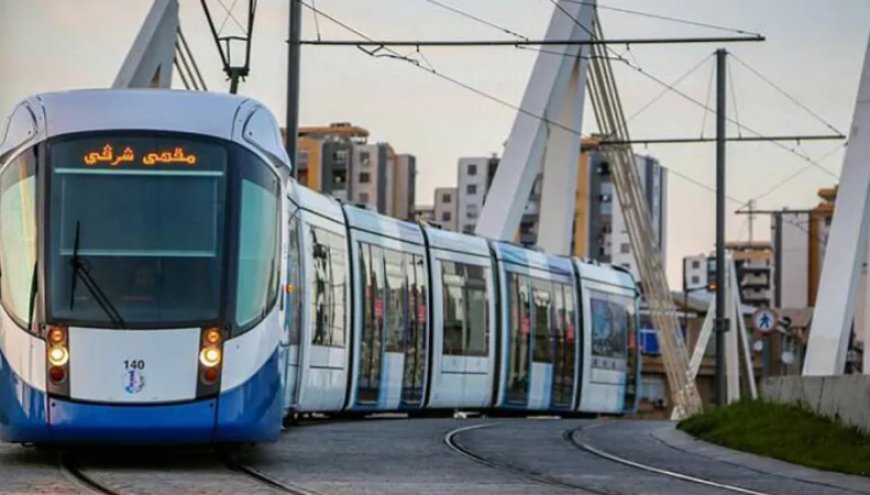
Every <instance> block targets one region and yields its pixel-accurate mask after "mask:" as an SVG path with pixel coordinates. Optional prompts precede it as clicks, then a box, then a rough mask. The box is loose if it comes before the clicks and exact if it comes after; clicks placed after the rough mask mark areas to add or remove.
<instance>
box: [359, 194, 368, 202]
mask: <svg viewBox="0 0 870 495" xmlns="http://www.w3.org/2000/svg"><path fill="white" fill-rule="evenodd" d="M359 202H360V203H368V202H369V193H359Z"/></svg>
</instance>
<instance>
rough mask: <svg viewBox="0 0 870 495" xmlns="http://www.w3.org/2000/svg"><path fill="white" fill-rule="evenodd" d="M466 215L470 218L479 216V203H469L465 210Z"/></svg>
mask: <svg viewBox="0 0 870 495" xmlns="http://www.w3.org/2000/svg"><path fill="white" fill-rule="evenodd" d="M465 216H466V217H468V218H469V219H470V220H474V219H476V218H477V205H468V206H467V210H466V212H465Z"/></svg>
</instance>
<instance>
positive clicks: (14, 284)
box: [0, 153, 36, 326]
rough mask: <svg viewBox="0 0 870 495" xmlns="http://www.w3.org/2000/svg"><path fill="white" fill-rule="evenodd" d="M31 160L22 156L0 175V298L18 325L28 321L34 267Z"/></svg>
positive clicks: (34, 233)
mask: <svg viewBox="0 0 870 495" xmlns="http://www.w3.org/2000/svg"><path fill="white" fill-rule="evenodd" d="M32 158H33V155H32V154H30V153H25V154H23V155H21V156H20V157H19V158H17V159H15V160H14V161H12V163H10V164H9V165H8V166H7V167H6V169H5V170H4V171H3V173H2V175H0V270H2V276H0V284H2V285H0V295H2V299H3V305H4V306H5V307H6V309H7V310H8V311H9V313H10V314H11V315H12V316H13V317H14V318H15V319H17V320H19V322H20V323H25V322H27V321H28V320H29V319H30V318H29V314H30V300H31V287H32V282H33V273H34V269H35V263H36V175H35V174H36V168H35V166H34V163H33V159H32ZM22 326H24V325H22Z"/></svg>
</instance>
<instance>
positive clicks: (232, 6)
mask: <svg viewBox="0 0 870 495" xmlns="http://www.w3.org/2000/svg"><path fill="white" fill-rule="evenodd" d="M237 3H239V0H233V3H231V4H230V8H229V9H228V11H227V15H225V16H224V20H223V22H221V27H219V28H218V33H219V34H223V32H224V28H225V27H226V25H227V22H229V20H230V14H231V13H232V11H233V9H235V8H236V4H237ZM238 23H239V21H238V20H236V24H238Z"/></svg>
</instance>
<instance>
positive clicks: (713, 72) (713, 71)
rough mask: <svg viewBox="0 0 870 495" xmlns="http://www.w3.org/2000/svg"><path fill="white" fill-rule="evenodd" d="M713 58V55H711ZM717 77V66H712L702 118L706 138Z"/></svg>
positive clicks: (702, 131) (702, 130)
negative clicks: (708, 116)
mask: <svg viewBox="0 0 870 495" xmlns="http://www.w3.org/2000/svg"><path fill="white" fill-rule="evenodd" d="M710 57H711V58H712V57H713V54H712V53H711V54H710ZM715 75H716V66H715V65H714V64H712V63H711V64H710V80H709V81H707V96H706V97H705V98H704V107H705V108H704V117H702V118H701V137H702V138H703V137H704V131H706V130H707V115H709V114H710V111H709V110H710V96H711V95H712V94H713V79H714V77H713V76H715Z"/></svg>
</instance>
